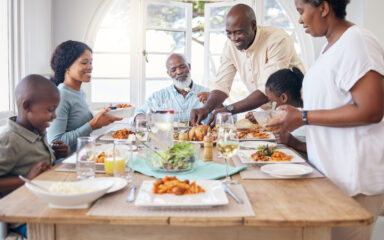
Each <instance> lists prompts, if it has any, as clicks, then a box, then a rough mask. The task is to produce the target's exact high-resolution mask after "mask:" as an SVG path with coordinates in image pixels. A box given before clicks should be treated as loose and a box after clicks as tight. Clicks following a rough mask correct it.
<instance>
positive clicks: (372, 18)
mask: <svg viewBox="0 0 384 240" xmlns="http://www.w3.org/2000/svg"><path fill="white" fill-rule="evenodd" d="M355 1H356V0H355ZM383 9H384V1H383V0H365V4H364V26H365V27H366V28H368V29H369V30H370V31H371V32H373V33H374V34H375V36H376V37H377V38H378V40H379V41H380V43H381V46H383V47H384V27H383V25H382V24H383V23H384V14H383Z"/></svg>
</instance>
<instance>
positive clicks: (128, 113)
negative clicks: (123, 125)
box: [107, 107, 135, 118]
mask: <svg viewBox="0 0 384 240" xmlns="http://www.w3.org/2000/svg"><path fill="white" fill-rule="evenodd" d="M134 113H135V107H127V108H117V109H114V110H111V111H109V112H108V113H107V114H108V115H110V116H114V117H119V118H130V117H132V116H133V114H134Z"/></svg>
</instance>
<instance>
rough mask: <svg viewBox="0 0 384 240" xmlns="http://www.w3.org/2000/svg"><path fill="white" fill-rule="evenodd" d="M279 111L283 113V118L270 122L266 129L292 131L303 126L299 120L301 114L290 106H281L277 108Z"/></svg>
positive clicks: (300, 119)
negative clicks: (275, 128)
mask: <svg viewBox="0 0 384 240" xmlns="http://www.w3.org/2000/svg"><path fill="white" fill-rule="evenodd" d="M277 110H279V111H284V112H285V114H284V117H283V118H281V119H280V118H279V119H275V120H273V121H272V122H270V123H268V124H267V125H266V126H267V127H273V128H274V127H277V128H281V129H285V131H293V130H295V129H296V128H298V127H300V126H302V125H304V122H303V120H302V118H301V116H302V112H301V111H300V110H298V109H296V108H295V107H293V106H290V105H283V106H280V107H278V109H277Z"/></svg>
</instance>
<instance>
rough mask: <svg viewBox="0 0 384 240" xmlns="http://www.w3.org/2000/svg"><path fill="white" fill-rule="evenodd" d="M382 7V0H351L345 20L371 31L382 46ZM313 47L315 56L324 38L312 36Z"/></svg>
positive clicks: (383, 17) (383, 20) (383, 39)
mask: <svg viewBox="0 0 384 240" xmlns="http://www.w3.org/2000/svg"><path fill="white" fill-rule="evenodd" d="M382 9H384V1H383V0H351V1H350V4H348V6H347V17H346V18H347V20H348V21H351V22H353V23H355V24H357V25H359V26H362V27H364V28H367V29H369V30H370V31H372V32H373V33H374V34H375V35H376V37H377V38H378V40H379V41H380V42H381V45H382V46H384V28H383V27H382V26H381V24H382V23H383V22H384V14H382ZM313 41H314V42H313V43H314V49H315V54H316V56H318V55H319V53H320V51H321V49H322V47H323V45H324V44H325V43H326V39H325V38H324V37H323V38H314V39H313Z"/></svg>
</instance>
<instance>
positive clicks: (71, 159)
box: [63, 153, 104, 165]
mask: <svg viewBox="0 0 384 240" xmlns="http://www.w3.org/2000/svg"><path fill="white" fill-rule="evenodd" d="M63 163H71V164H76V153H74V154H72V155H71V156H69V157H67V158H66V159H64V160H63ZM96 165H104V163H96Z"/></svg>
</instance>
